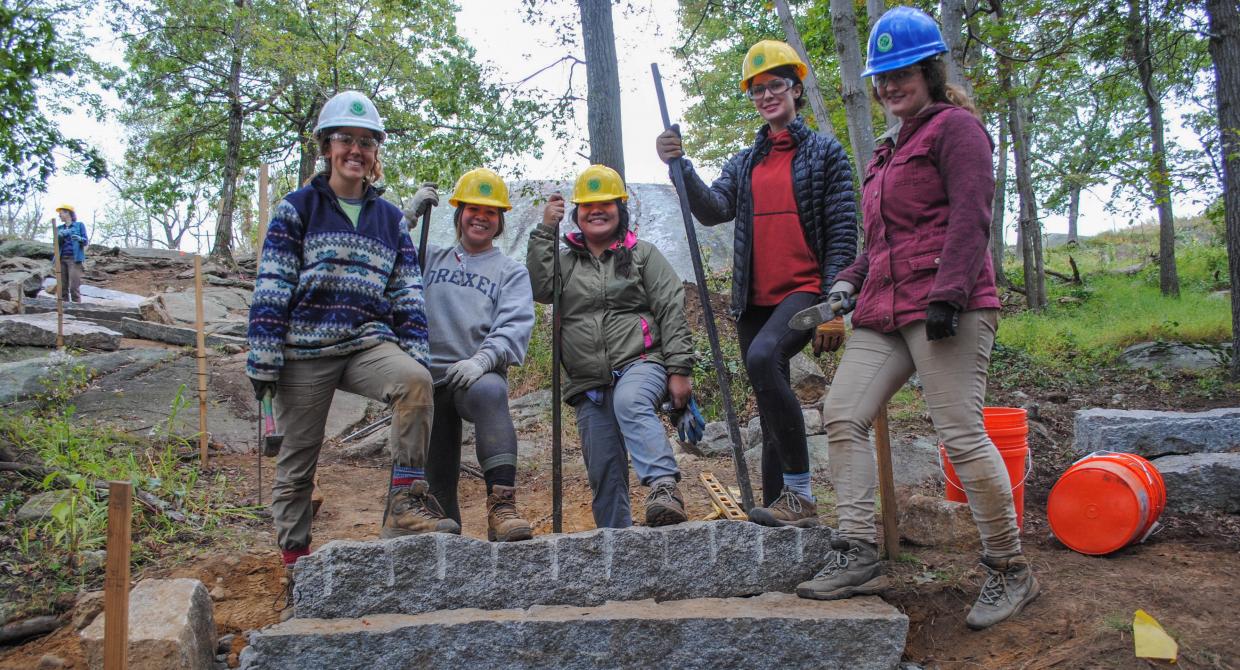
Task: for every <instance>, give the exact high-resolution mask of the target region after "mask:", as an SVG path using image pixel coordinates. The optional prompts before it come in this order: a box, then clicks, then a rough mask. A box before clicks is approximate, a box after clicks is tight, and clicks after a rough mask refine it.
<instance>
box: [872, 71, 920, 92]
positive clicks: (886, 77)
mask: <svg viewBox="0 0 1240 670" xmlns="http://www.w3.org/2000/svg"><path fill="white" fill-rule="evenodd" d="M919 69H920V68H917V67H906V68H902V69H899V70H893V71H891V72H879V73H878V74H876V75H874V88H882V87H884V86H886V85H887V84H895V85H896V86H899V85H900V84H903V83H904V82H906V81H908V80H909V78H910V77H912V76H913V75H915V74H917V71H918V70H919Z"/></svg>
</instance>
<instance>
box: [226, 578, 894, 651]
mask: <svg viewBox="0 0 1240 670" xmlns="http://www.w3.org/2000/svg"><path fill="white" fill-rule="evenodd" d="M907 635H908V618H907V617H905V616H904V615H903V614H901V613H900V612H899V611H898V610H897V609H895V608H894V607H892V606H891V605H888V604H887V603H885V602H883V601H882V600H880V599H878V598H876V597H858V598H851V599H848V600H837V601H832V602H821V601H816V600H804V599H801V598H797V597H796V596H793V595H787V594H782V593H767V594H763V595H760V596H758V597H756V598H703V599H693V600H677V601H671V602H655V601H653V600H641V601H636V602H609V603H606V604H605V605H602V606H598V607H571V606H563V605H559V606H551V607H531V608H529V609H505V610H498V611H485V610H478V609H459V610H451V611H437V612H431V613H428V614H420V615H416V616H406V615H398V614H382V615H378V616H373V617H367V618H365V619H344V620H339V619H338V620H331V621H325V620H321V619H292V620H290V621H287V622H285V623H282V624H278V625H275V626H272V627H269V628H266V629H263V630H262V631H259V632H256V633H253V634H251V636H250V640H249V641H250V646H248V647H246V648H245V649H244V650H243V651H242V652H241V667H242V668H243V669H244V670H259V669H260V668H261V669H262V670H286V669H287V670H306V668H333V669H335V670H345V669H351V668H357V669H358V670H361V669H363V668H366V669H369V668H406V667H417V668H428V669H431V668H465V667H469V668H561V669H576V668H582V669H587V668H589V669H593V668H712V669H713V668H805V667H813V668H848V669H849V670H870V669H873V670H879V669H881V670H890V669H891V668H895V667H896V665H897V664H898V663H899V662H900V655H901V654H902V653H903V651H904V643H905V638H906V637H907Z"/></svg>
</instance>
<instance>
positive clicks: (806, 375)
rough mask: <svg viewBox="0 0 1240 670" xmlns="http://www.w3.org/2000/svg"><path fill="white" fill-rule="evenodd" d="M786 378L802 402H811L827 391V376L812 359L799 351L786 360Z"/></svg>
mask: <svg viewBox="0 0 1240 670" xmlns="http://www.w3.org/2000/svg"><path fill="white" fill-rule="evenodd" d="M788 378H789V379H790V380H791V381H792V390H793V391H795V392H796V394H797V397H798V398H800V399H801V402H802V404H812V403H816V402H818V401H819V400H820V399H822V396H823V395H825V394H826V392H827V377H826V375H824V374H822V368H819V367H818V364H817V363H815V362H814V359H812V358H810V357H809V356H806V355H805V352H800V353H798V354H797V355H796V356H793V357H792V359H791V360H789V361H788Z"/></svg>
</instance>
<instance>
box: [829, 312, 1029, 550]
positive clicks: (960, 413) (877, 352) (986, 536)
mask: <svg viewBox="0 0 1240 670" xmlns="http://www.w3.org/2000/svg"><path fill="white" fill-rule="evenodd" d="M998 318H999V317H998V311H997V310H990V309H988V310H975V311H971V312H964V313H962V314H961V315H960V326H959V328H958V330H957V332H956V335H955V336H954V337H949V338H947V339H943V340H937V341H934V342H931V341H929V340H927V339H926V324H925V322H924V321H918V322H916V323H913V324H910V325H908V326H905V327H904V328H902V329H900V330H899V331H897V332H894V333H889V334H883V333H879V332H877V331H873V330H869V329H865V328H859V329H857V330H856V331H855V332H854V333H853V335H852V337H851V338H850V339H849V340H848V344H847V347H846V348H845V350H844V357H843V359H842V360H841V361H840V366H839V369H838V370H837V371H836V373H835V379H834V381H833V382H832V384H831V391H830V393H829V394H828V395H827V401H826V405H825V408H824V414H825V415H826V417H825V422H826V426H827V438H828V440H829V444H830V446H829V447H828V449H829V451H828V458H829V459H830V464H829V467H830V472H831V481H832V483H834V484H835V492H836V497H837V499H838V500H837V503H836V506H837V510H838V512H839V517H840V529H839V530H840V534H841V535H843V536H844V537H847V538H850V539H856V540H864V541H866V542H871V543H872V542H875V541H876V532H875V528H874V491H875V488H876V482H877V474H876V465H875V458H874V451H873V448H872V447H871V446H870V441H869V430H870V423H871V422H872V421H873V417H874V415H875V414H877V413H878V409H879V407H881V406H883V405H884V404H886V403H887V401H888V400H890V399H891V396H893V395H895V392H896V391H898V390H899V389H900V386H901V385H903V384H904V382H905V381H907V380H908V378H909V376H910V375H911V374H912V373H913V372H916V373H917V375H918V377H919V378H920V379H921V384H922V389H923V393H924V396H925V400H926V406H927V408H928V409H929V410H930V418H931V420H933V421H934V428H935V430H936V431H938V434H939V439H940V440H941V441H942V442H943V444H944V445H945V446H946V448H947V453H948V456H949V457H950V458H951V461H952V465H953V466H954V467H955V468H956V472H957V473H958V474H959V475H960V482H961V485H962V486H963V488H964V490H965V492H966V493H967V494H968V496H969V507H970V509H971V510H972V512H973V520H974V522H976V523H977V528H978V531H979V532H980V534H981V537H982V551H983V553H984V554H985V555H986V556H989V557H992V558H1002V557H1006V556H1012V555H1015V554H1019V553H1020V534H1019V531H1018V530H1017V528H1016V510H1015V508H1014V507H1013V506H1012V489H1011V482H1010V481H1009V480H1008V476H1007V470H1006V468H1005V467H1004V465H1003V459H1002V458H1001V457H1000V456H999V451H998V450H997V449H995V447H994V445H993V444H992V443H991V441H990V438H989V437H987V436H986V429H985V426H984V425H983V423H982V402H983V401H984V399H985V397H986V377H987V369H988V368H989V366H990V350H991V347H992V346H993V344H994V341H995V329H996V327H997V325H998Z"/></svg>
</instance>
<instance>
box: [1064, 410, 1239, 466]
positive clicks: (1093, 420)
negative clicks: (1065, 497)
mask: <svg viewBox="0 0 1240 670" xmlns="http://www.w3.org/2000/svg"><path fill="white" fill-rule="evenodd" d="M1075 428H1076V438H1075V440H1074V441H1073V448H1074V450H1075V451H1076V452H1077V453H1078V454H1081V455H1085V454H1089V453H1093V452H1095V451H1121V452H1124V453H1129V454H1137V455H1138V456H1144V457H1145V458H1158V457H1159V456H1170V455H1175V454H1196V453H1208V452H1213V453H1218V452H1224V451H1235V450H1238V449H1240V407H1227V408H1222V409H1212V410H1208V411H1205V412H1158V411H1151V410H1120V409H1085V410H1080V411H1078V412H1077V413H1076V427H1075Z"/></svg>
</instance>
